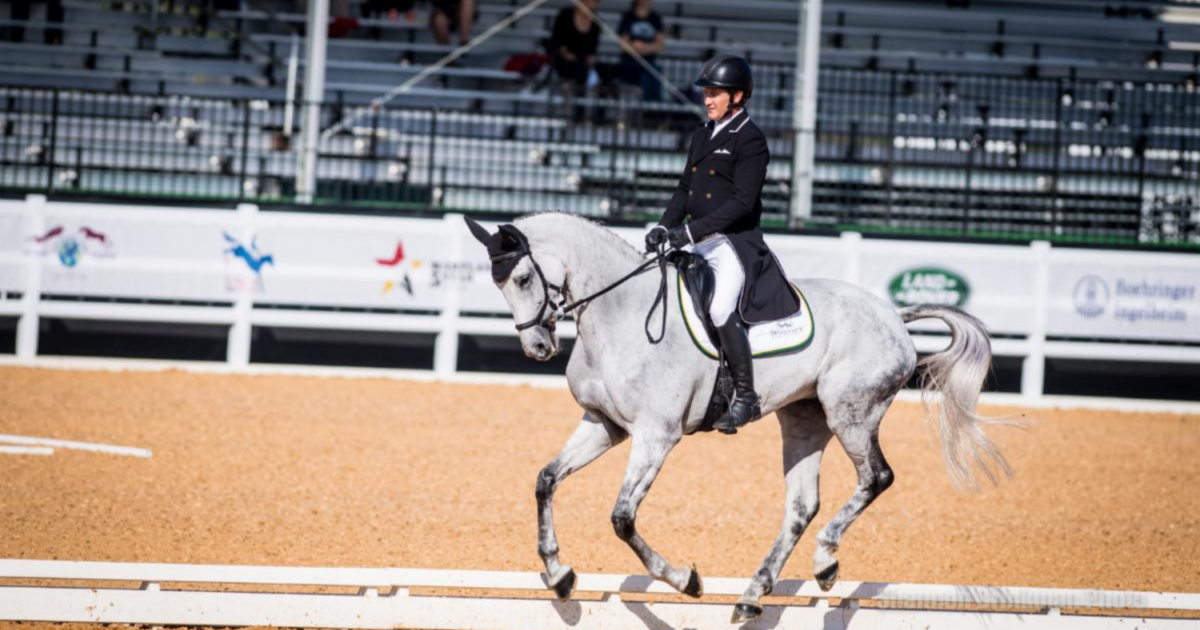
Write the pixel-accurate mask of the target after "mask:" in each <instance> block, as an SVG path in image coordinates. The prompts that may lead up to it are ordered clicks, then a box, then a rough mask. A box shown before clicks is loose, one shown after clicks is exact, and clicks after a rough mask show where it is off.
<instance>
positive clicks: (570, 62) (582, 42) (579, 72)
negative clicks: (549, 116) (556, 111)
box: [547, 0, 600, 96]
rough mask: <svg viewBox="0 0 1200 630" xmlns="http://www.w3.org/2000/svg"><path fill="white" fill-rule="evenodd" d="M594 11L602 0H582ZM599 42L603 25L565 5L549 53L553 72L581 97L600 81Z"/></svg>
mask: <svg viewBox="0 0 1200 630" xmlns="http://www.w3.org/2000/svg"><path fill="white" fill-rule="evenodd" d="M583 3H584V4H585V5H586V6H587V7H588V8H589V9H591V10H592V11H593V12H595V11H596V9H597V8H598V7H599V6H600V0H583ZM599 45H600V26H598V25H597V24H596V23H595V22H593V21H592V18H591V16H589V15H588V14H587V13H584V12H583V11H581V10H579V9H578V8H572V7H565V8H563V10H561V11H559V12H558V17H557V18H555V20H554V30H553V31H552V32H551V33H550V44H549V46H548V49H549V50H548V51H547V52H548V54H549V55H550V62H551V63H552V64H553V65H554V72H555V73H557V74H558V76H559V77H560V78H562V80H563V81H565V82H567V83H569V84H570V85H571V86H573V87H574V88H575V93H576V94H577V95H580V96H582V95H583V94H584V92H585V90H586V89H587V88H588V87H595V86H596V85H598V84H599V82H600V77H599V74H598V72H597V69H596V48H597V47H598V46H599Z"/></svg>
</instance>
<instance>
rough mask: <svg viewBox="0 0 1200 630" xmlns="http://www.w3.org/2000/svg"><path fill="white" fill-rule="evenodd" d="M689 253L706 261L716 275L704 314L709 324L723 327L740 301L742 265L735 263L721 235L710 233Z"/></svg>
mask: <svg viewBox="0 0 1200 630" xmlns="http://www.w3.org/2000/svg"><path fill="white" fill-rule="evenodd" d="M692 251H693V252H695V253H696V254H699V255H700V256H701V257H703V258H704V260H707V261H708V265H709V266H710V267H712V270H713V275H714V276H716V289H715V290H714V291H713V301H712V306H710V307H709V309H708V314H709V315H710V316H711V317H712V321H713V324H715V325H717V326H723V325H725V322H727V321H729V316H730V315H732V314H734V313H736V312H737V310H738V302H739V301H740V300H741V298H742V285H743V284H744V283H745V281H746V274H745V272H744V271H742V262H741V261H740V260H738V256H737V252H736V251H734V249H733V245H731V244H730V243H729V239H727V238H725V237H724V236H723V235H721V234H714V235H712V236H710V237H708V238H706V239H704V240H702V241H700V242H699V243H696V245H695V246H694V247H693V248H692Z"/></svg>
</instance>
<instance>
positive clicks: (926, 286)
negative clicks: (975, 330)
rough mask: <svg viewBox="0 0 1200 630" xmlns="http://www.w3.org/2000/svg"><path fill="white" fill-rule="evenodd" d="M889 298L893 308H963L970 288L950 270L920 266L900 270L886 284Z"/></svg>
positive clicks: (969, 294)
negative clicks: (919, 305) (937, 306)
mask: <svg viewBox="0 0 1200 630" xmlns="http://www.w3.org/2000/svg"><path fill="white" fill-rule="evenodd" d="M888 295H889V296H891V298H892V303H893V304H895V305H896V306H913V305H916V304H938V305H940V306H962V305H963V304H966V303H967V299H968V298H969V297H970V296H971V287H970V285H968V284H967V281H966V280H964V279H963V277H962V276H960V275H958V274H956V273H954V272H952V271H946V270H945V269H938V268H936V267H922V268H919V269H909V270H908V271H903V272H901V273H900V275H898V276H896V277H895V278H892V282H891V283H890V284H888Z"/></svg>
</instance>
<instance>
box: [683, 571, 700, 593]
mask: <svg viewBox="0 0 1200 630" xmlns="http://www.w3.org/2000/svg"><path fill="white" fill-rule="evenodd" d="M683 594H684V595H687V596H688V597H695V598H696V599H700V598H701V597H703V596H704V582H701V581H700V572H699V571H697V570H696V567H692V572H691V574H690V575H688V582H687V586H685V587H684V588H683Z"/></svg>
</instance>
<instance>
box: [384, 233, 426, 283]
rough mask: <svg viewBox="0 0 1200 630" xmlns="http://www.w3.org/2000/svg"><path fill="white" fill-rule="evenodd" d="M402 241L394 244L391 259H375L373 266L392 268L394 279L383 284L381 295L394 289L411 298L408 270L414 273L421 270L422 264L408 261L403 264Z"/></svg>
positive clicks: (418, 261)
mask: <svg viewBox="0 0 1200 630" xmlns="http://www.w3.org/2000/svg"><path fill="white" fill-rule="evenodd" d="M404 262H405V261H404V241H397V242H396V251H395V253H393V254H392V257H391V258H376V259H375V264H377V265H379V266H381V267H389V268H394V269H395V270H396V274H397V275H396V277H395V278H393V279H390V280H388V281H387V282H384V283H383V295H387V294H389V293H391V292H392V290H394V289H404V292H405V293H408V295H409V296H410V297H411V296H412V295H413V282H412V276H410V275H409V273H408V272H409V270H412V271H414V272H415V271H416V270H417V269H420V268H421V265H423V264H424V263H423V262H422V261H420V260H412V261H409V262H408V264H404Z"/></svg>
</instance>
